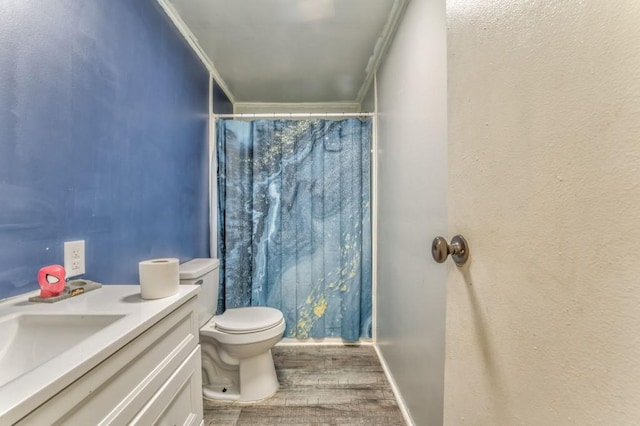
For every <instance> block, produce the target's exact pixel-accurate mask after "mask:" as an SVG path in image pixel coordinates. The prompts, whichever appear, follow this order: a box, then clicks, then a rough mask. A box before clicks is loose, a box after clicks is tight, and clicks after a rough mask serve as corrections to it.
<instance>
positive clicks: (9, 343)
mask: <svg viewBox="0 0 640 426" xmlns="http://www.w3.org/2000/svg"><path fill="white" fill-rule="evenodd" d="M124 316H125V315H71V314H58V315H56V314H48V315H42V314H30V313H21V314H14V315H9V316H5V317H2V318H0V387H2V386H3V385H5V384H6V383H9V382H10V381H12V380H14V379H16V378H18V377H20V376H22V375H24V374H26V373H28V372H29V371H31V370H33V369H34V368H36V367H38V366H40V365H42V364H44V363H45V362H47V361H49V360H50V359H52V358H54V357H56V356H58V355H61V354H62V353H63V352H65V351H67V350H73V346H75V345H77V344H78V343H80V342H81V341H83V340H85V339H87V338H88V337H90V336H92V335H93V334H94V333H96V332H97V331H99V330H101V329H103V328H105V327H107V326H108V325H110V324H112V323H114V322H116V321H117V320H119V319H120V318H122V317H124Z"/></svg>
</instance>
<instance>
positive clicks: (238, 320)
mask: <svg viewBox="0 0 640 426" xmlns="http://www.w3.org/2000/svg"><path fill="white" fill-rule="evenodd" d="M282 319H283V316H282V312H280V311H279V310H277V309H274V308H267V307H264V306H252V307H248V308H235V309H227V310H226V311H224V313H223V314H222V315H218V316H215V317H213V322H214V324H215V327H216V328H217V329H218V330H220V331H224V332H226V333H247V332H251V331H262V330H267V329H269V328H272V327H275V326H276V325H278V324H279V323H280V322H281V321H282Z"/></svg>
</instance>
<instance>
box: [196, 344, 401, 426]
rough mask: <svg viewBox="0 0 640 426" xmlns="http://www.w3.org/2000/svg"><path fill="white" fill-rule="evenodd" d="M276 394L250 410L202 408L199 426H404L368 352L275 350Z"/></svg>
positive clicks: (303, 348)
mask: <svg viewBox="0 0 640 426" xmlns="http://www.w3.org/2000/svg"><path fill="white" fill-rule="evenodd" d="M272 353H273V359H274V362H275V365H276V371H277V373H278V379H279V380H280V390H279V391H278V393H277V394H276V395H274V396H273V397H272V398H269V399H267V400H265V401H262V402H259V403H255V404H241V403H229V402H211V401H207V400H205V403H204V423H205V425H211V426H213V425H216V426H217V425H270V424H279V425H387V426H391V425H402V426H404V425H405V422H404V420H403V418H402V414H401V413H400V409H399V408H398V404H397V403H396V400H395V399H394V396H393V392H392V391H391V387H390V386H389V382H388V381H387V378H386V376H385V375H384V372H383V370H382V366H381V365H380V361H379V360H378V357H377V355H376V353H375V351H374V349H373V348H372V347H371V346H277V347H275V348H273V351H272Z"/></svg>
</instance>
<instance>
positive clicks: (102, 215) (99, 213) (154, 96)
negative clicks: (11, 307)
mask: <svg viewBox="0 0 640 426" xmlns="http://www.w3.org/2000/svg"><path fill="white" fill-rule="evenodd" d="M208 79H209V75H208V72H207V70H206V68H205V67H204V66H203V65H202V64H201V63H200V62H199V60H198V58H197V57H196V56H195V54H194V53H193V52H192V51H191V50H190V48H189V47H188V45H187V43H186V42H185V41H184V40H183V39H182V37H181V36H180V34H179V33H178V32H177V30H176V29H175V28H174V27H173V25H172V24H171V22H170V20H169V19H168V17H167V16H166V15H165V14H164V12H163V11H162V9H161V8H160V6H159V5H158V4H157V3H156V1H155V0H108V1H106V0H55V1H27V0H8V1H2V2H0V298H1V297H7V296H12V295H15V294H19V293H23V292H26V291H30V290H35V289H37V288H38V285H37V281H36V274H37V272H38V270H39V269H40V267H42V266H44V265H48V264H54V263H60V264H62V263H63V242H64V241H69V240H75V239H84V240H85V241H86V267H87V273H86V275H85V277H86V278H88V279H92V280H95V281H100V282H103V283H137V282H138V262H139V261H141V260H143V259H149V258H154V257H168V256H171V257H178V258H180V259H181V260H182V261H184V260H188V259H190V258H193V257H206V256H208V254H209V248H208V246H209V236H208V235H209V232H208V214H209V207H208V195H207V194H208V182H207V179H208V165H207V157H208V156H207V149H208V143H207V127H208V126H207V120H208V116H207V111H208V91H209V82H208Z"/></svg>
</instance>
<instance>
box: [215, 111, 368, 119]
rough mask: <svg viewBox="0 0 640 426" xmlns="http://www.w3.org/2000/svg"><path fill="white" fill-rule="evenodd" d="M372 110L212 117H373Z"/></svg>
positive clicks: (218, 116)
mask: <svg viewBox="0 0 640 426" xmlns="http://www.w3.org/2000/svg"><path fill="white" fill-rule="evenodd" d="M374 115H375V113H373V112H274V113H244V112H241V113H238V114H213V118H276V117H283V118H306V117H373V116H374Z"/></svg>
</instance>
